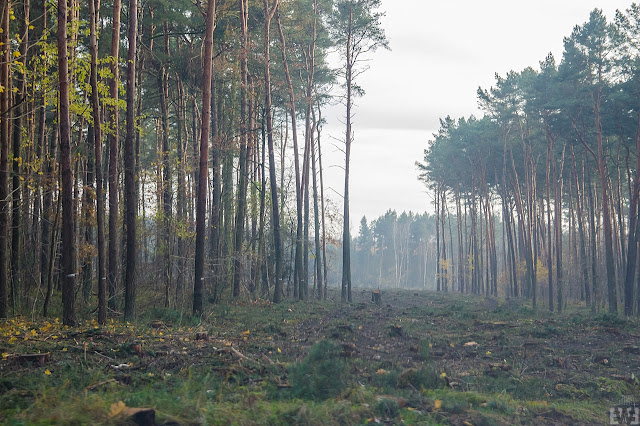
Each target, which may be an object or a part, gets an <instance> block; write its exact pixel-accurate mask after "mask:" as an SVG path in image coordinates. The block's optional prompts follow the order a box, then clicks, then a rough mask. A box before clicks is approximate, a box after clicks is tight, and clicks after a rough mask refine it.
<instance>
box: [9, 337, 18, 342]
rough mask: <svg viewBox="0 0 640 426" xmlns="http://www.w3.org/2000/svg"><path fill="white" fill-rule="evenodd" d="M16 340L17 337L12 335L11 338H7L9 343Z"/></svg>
mask: <svg viewBox="0 0 640 426" xmlns="http://www.w3.org/2000/svg"><path fill="white" fill-rule="evenodd" d="M16 340H18V338H17V337H15V336H12V337H11V339H9V343H15V342H16Z"/></svg>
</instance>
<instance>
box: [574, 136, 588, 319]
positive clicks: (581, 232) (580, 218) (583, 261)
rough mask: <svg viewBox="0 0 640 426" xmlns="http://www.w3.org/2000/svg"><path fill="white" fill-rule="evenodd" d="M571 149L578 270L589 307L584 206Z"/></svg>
mask: <svg viewBox="0 0 640 426" xmlns="http://www.w3.org/2000/svg"><path fill="white" fill-rule="evenodd" d="M570 149H571V160H572V165H573V177H574V186H575V192H576V216H577V222H578V236H579V237H580V268H581V272H582V281H583V285H584V298H585V303H586V306H587V307H589V306H591V291H590V286H589V266H588V263H587V262H588V258H587V250H586V236H585V229H584V228H585V225H584V214H583V205H584V196H583V195H582V196H581V191H580V183H579V182H578V169H577V167H576V157H575V154H574V152H573V147H570Z"/></svg>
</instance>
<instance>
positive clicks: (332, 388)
mask: <svg viewBox="0 0 640 426" xmlns="http://www.w3.org/2000/svg"><path fill="white" fill-rule="evenodd" d="M341 352H342V349H341V347H340V346H339V345H337V344H336V343H334V342H332V341H331V340H323V341H321V342H318V343H316V344H315V345H313V346H312V347H311V349H309V355H307V357H306V358H305V359H304V360H303V361H302V362H300V363H296V364H294V365H292V366H291V367H290V370H289V374H290V376H291V383H292V386H293V388H292V391H293V394H294V396H297V397H300V398H305V399H312V400H324V399H327V398H331V397H334V396H337V395H339V394H340V392H342V391H343V390H344V388H345V387H346V384H347V381H346V377H345V371H346V370H345V367H346V366H345V363H344V361H343V360H342V359H341V358H340V354H341Z"/></svg>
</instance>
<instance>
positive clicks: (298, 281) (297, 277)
mask: <svg viewBox="0 0 640 426" xmlns="http://www.w3.org/2000/svg"><path fill="white" fill-rule="evenodd" d="M275 18H276V24H277V26H278V35H279V37H280V50H281V52H282V65H283V67H284V75H285V78H286V81H287V92H288V95H289V99H288V101H289V105H288V106H289V115H290V117H291V136H292V139H293V161H294V168H295V175H296V218H297V222H296V224H297V226H296V254H295V263H294V275H293V282H294V288H293V291H294V296H297V297H298V298H299V299H303V298H304V292H301V290H302V289H303V286H304V282H305V278H304V273H303V268H302V232H303V230H302V224H303V217H302V211H303V205H302V203H303V197H302V186H301V181H302V179H301V177H300V156H299V151H298V148H299V147H298V125H297V123H296V107H295V96H294V92H293V84H292V83H291V74H290V73H289V63H288V61H287V51H286V42H285V38H284V32H283V31H282V24H281V22H280V11H279V10H278V9H276V15H275ZM283 173H284V169H283ZM281 184H282V182H281ZM281 204H283V205H284V203H282V202H281Z"/></svg>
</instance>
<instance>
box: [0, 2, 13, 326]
mask: <svg viewBox="0 0 640 426" xmlns="http://www.w3.org/2000/svg"><path fill="white" fill-rule="evenodd" d="M10 7H11V0H7V1H6V2H5V3H4V7H3V8H2V9H0V12H1V13H2V21H1V24H0V28H2V30H3V31H2V33H0V42H2V45H0V49H1V50H0V85H2V87H4V88H5V90H3V91H2V93H0V318H7V317H8V315H9V291H8V290H9V281H8V280H9V271H8V270H7V267H8V262H7V260H8V259H7V255H8V253H9V250H8V248H9V247H8V231H9V214H8V211H9V202H8V196H9V187H8V180H7V177H8V176H9V162H8V160H9V129H10V127H9V117H10V112H9V97H10V96H11V95H10V91H9V90H8V88H9V64H10V63H11V55H10V52H9V9H10Z"/></svg>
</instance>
